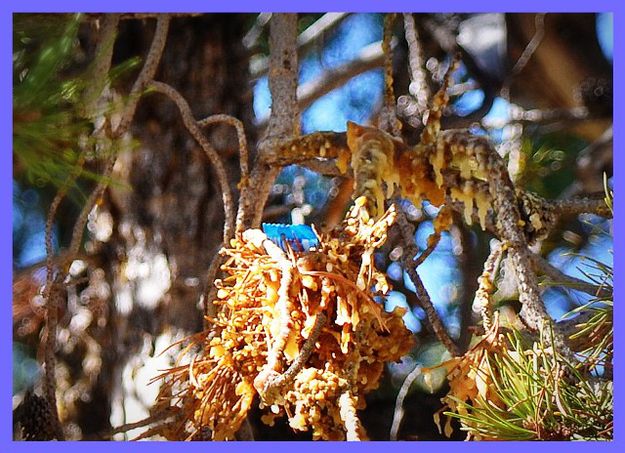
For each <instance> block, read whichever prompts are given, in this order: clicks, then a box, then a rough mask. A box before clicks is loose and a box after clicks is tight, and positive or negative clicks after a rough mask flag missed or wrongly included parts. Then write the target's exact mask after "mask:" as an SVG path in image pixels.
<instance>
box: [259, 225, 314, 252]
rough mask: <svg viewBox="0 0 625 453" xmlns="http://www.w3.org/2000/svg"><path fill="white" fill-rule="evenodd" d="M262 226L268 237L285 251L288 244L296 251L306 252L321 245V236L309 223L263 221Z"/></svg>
mask: <svg viewBox="0 0 625 453" xmlns="http://www.w3.org/2000/svg"><path fill="white" fill-rule="evenodd" d="M262 228H263V232H264V233H265V234H266V235H267V237H268V238H269V239H270V240H271V241H273V242H274V243H275V244H276V245H278V246H279V247H280V248H282V250H284V251H286V250H287V244H288V245H289V246H290V247H291V249H292V250H293V251H295V252H306V251H308V250H310V249H311V248H313V247H317V246H318V245H319V238H317V235H316V234H315V232H314V231H313V229H312V228H311V227H310V226H308V225H285V224H283V223H263V224H262Z"/></svg>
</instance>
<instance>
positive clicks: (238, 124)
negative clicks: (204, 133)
mask: <svg viewBox="0 0 625 453" xmlns="http://www.w3.org/2000/svg"><path fill="white" fill-rule="evenodd" d="M217 123H225V124H228V125H229V126H232V127H234V128H235V129H236V131H237V140H238V141H239V154H240V156H239V166H240V169H241V183H240V185H241V186H243V185H245V184H247V182H248V179H249V175H250V170H249V152H248V149H247V138H246V137H245V129H244V127H243V122H242V121H241V120H239V119H237V118H235V117H233V116H230V115H224V114H218V115H211V116H209V117H207V118H204V119H203V120H200V121H198V126H200V127H206V126H208V125H210V124H217Z"/></svg>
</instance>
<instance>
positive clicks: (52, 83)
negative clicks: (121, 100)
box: [13, 14, 139, 187]
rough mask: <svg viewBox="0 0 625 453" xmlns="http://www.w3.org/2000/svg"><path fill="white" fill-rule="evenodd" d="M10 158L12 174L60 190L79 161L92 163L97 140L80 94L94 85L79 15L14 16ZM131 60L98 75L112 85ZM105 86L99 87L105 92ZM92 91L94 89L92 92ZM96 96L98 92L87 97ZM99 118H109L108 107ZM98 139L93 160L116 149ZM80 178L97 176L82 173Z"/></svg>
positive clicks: (132, 65)
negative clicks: (80, 34) (81, 39)
mask: <svg viewBox="0 0 625 453" xmlns="http://www.w3.org/2000/svg"><path fill="white" fill-rule="evenodd" d="M14 17H15V19H14V34H13V38H14V49H13V153H14V157H15V160H14V175H15V176H16V177H17V178H22V179H25V180H26V182H27V183H28V184H30V185H36V186H39V187H43V186H46V185H48V184H51V185H53V186H57V187H59V186H61V185H62V184H63V183H65V182H66V181H67V179H68V177H69V176H70V175H71V174H73V173H75V172H76V171H77V170H78V167H77V166H78V165H79V160H80V159H81V156H82V158H85V159H91V158H93V157H94V156H93V155H92V154H93V153H86V152H85V151H86V150H93V149H95V145H96V140H97V139H96V138H94V137H93V136H92V134H91V133H92V131H93V123H92V122H93V119H89V118H88V117H87V115H86V113H85V102H86V99H85V93H86V91H87V88H89V87H90V88H91V89H92V88H93V84H94V80H93V76H92V74H91V72H90V68H89V67H88V66H87V65H85V64H84V63H83V62H82V61H81V60H83V59H84V56H83V55H82V50H81V48H80V45H79V41H78V32H79V28H80V25H81V22H82V15H80V14H71V15H70V14H56V15H46V16H45V19H43V20H42V19H41V18H40V17H38V15H33V14H18V15H15V16H14ZM42 23H43V24H47V25H43V26H41V24H42ZM138 62H139V60H138V59H136V58H135V59H130V60H128V61H125V62H123V63H122V64H120V65H118V66H117V67H115V68H113V69H112V70H111V71H110V72H109V73H108V74H104V75H102V77H103V80H105V81H106V82H107V83H112V82H113V81H114V80H116V79H117V78H118V77H119V76H120V75H122V74H123V73H125V72H127V71H128V70H129V69H131V68H133V67H135V66H136V65H137V63H138ZM107 83H102V84H101V85H102V86H101V89H104V87H105V86H106V84H107ZM91 91H93V89H92V90H91ZM91 94H92V95H93V94H95V95H96V96H99V95H100V93H99V92H98V93H91ZM110 104H111V105H108V106H103V107H102V110H101V113H103V114H110V113H111V112H112V110H113V108H114V106H113V105H112V102H111V103H110ZM102 140H104V139H99V141H98V142H97V144H98V145H99V146H98V149H99V151H98V157H105V156H104V155H106V153H108V152H113V151H114V148H116V146H115V144H113V143H110V140H109V141H107V140H105V141H104V142H103V141H102ZM80 175H81V176H82V177H83V178H84V177H86V178H89V179H93V180H98V181H99V180H100V179H101V176H100V175H98V174H97V173H95V172H92V171H89V170H82V171H81V172H80Z"/></svg>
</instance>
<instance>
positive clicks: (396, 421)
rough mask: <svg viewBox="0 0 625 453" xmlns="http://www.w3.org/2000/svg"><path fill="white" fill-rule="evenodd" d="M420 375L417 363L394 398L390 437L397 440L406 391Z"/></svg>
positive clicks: (419, 366) (402, 416)
mask: <svg viewBox="0 0 625 453" xmlns="http://www.w3.org/2000/svg"><path fill="white" fill-rule="evenodd" d="M420 375H421V365H419V364H417V366H415V367H414V369H413V370H412V371H411V372H410V373H408V375H407V376H406V379H404V382H403V383H402V385H401V388H400V389H399V392H398V393H397V398H396V399H395V410H394V411H393V422H392V423H391V432H390V439H391V440H397V435H398V434H399V428H400V427H401V422H402V419H403V418H404V400H405V399H406V396H407V395H408V391H409V390H410V387H412V384H413V383H414V381H416V380H417V378H418V377H419V376H420Z"/></svg>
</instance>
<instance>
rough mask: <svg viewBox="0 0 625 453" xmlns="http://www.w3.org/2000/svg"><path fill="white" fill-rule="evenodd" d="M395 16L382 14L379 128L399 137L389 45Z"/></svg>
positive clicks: (391, 53)
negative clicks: (382, 71)
mask: <svg viewBox="0 0 625 453" xmlns="http://www.w3.org/2000/svg"><path fill="white" fill-rule="evenodd" d="M395 18H396V14H392V13H391V14H386V15H385V16H384V37H383V39H382V52H383V53H384V108H383V110H382V114H381V115H380V129H382V130H385V131H389V132H391V133H392V134H393V135H394V136H395V137H399V136H400V135H401V127H402V124H401V121H399V119H397V106H396V101H395V92H394V90H393V51H392V46H391V41H392V39H393V23H394V22H395Z"/></svg>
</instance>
